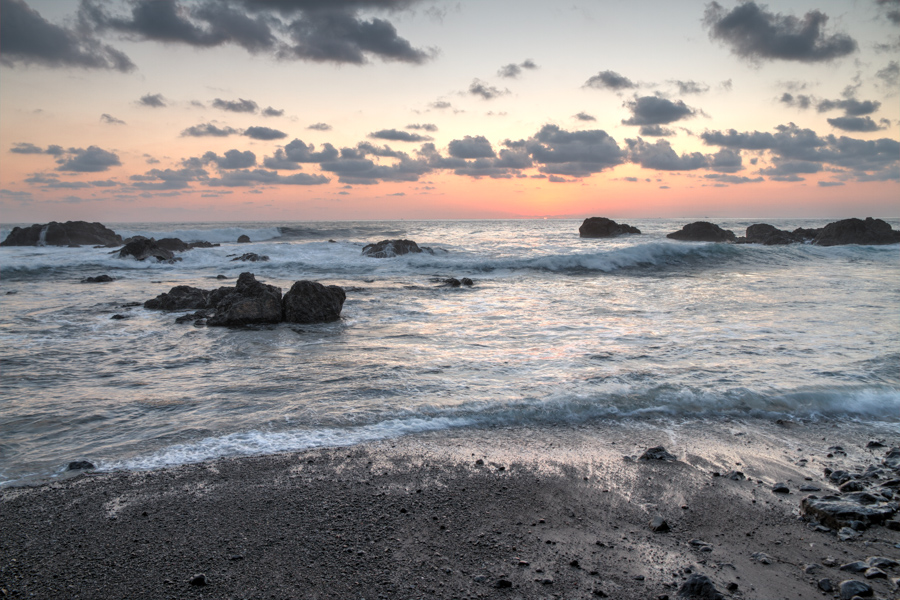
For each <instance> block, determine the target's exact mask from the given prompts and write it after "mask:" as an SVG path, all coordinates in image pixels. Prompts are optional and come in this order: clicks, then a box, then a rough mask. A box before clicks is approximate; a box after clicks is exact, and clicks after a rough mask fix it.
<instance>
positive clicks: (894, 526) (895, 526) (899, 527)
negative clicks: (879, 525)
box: [884, 519, 900, 531]
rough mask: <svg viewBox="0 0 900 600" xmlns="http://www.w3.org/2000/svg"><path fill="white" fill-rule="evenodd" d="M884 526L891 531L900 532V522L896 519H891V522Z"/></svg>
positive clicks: (886, 522) (885, 523)
mask: <svg viewBox="0 0 900 600" xmlns="http://www.w3.org/2000/svg"><path fill="white" fill-rule="evenodd" d="M884 526H885V527H887V528H888V529H890V530H891V531H900V521H897V520H896V519H891V520H889V521H885V522H884Z"/></svg>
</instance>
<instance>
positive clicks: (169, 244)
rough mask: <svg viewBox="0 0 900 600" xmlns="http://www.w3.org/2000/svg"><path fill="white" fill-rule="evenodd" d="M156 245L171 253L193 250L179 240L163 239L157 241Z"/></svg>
mask: <svg viewBox="0 0 900 600" xmlns="http://www.w3.org/2000/svg"><path fill="white" fill-rule="evenodd" d="M156 245H157V246H159V247H160V248H165V249H166V250H169V251H170V252H184V251H185V250H190V249H191V245H190V244H187V243H185V242H182V241H181V240H179V239H178V238H163V239H161V240H156Z"/></svg>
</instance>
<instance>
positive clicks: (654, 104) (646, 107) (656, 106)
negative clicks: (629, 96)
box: [622, 96, 696, 125]
mask: <svg viewBox="0 0 900 600" xmlns="http://www.w3.org/2000/svg"><path fill="white" fill-rule="evenodd" d="M624 106H625V107H627V108H628V109H629V110H630V111H631V114H632V117H631V118H630V119H626V120H623V121H622V124H623V125H665V124H667V123H674V122H675V121H679V120H681V119H687V118H690V117H693V116H694V115H695V114H696V113H695V111H694V110H693V109H692V108H690V107H688V106H687V105H686V104H685V103H684V102H683V101H681V100H676V101H675V102H673V101H671V100H668V99H666V98H661V97H659V96H641V97H639V98H635V99H634V100H633V101H628V102H625V104H624Z"/></svg>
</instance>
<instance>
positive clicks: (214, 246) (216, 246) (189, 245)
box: [188, 242, 221, 248]
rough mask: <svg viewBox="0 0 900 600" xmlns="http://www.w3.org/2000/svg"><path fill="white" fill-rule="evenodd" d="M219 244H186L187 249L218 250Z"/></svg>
mask: <svg viewBox="0 0 900 600" xmlns="http://www.w3.org/2000/svg"><path fill="white" fill-rule="evenodd" d="M219 246H221V244H213V243H212V242H188V247H189V248H218V247H219Z"/></svg>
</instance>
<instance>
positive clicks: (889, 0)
mask: <svg viewBox="0 0 900 600" xmlns="http://www.w3.org/2000/svg"><path fill="white" fill-rule="evenodd" d="M876 2H877V3H878V6H880V7H882V8H883V9H884V16H885V17H887V19H888V21H890V22H891V23H893V24H894V25H900V2H898V1H897V0H876Z"/></svg>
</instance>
